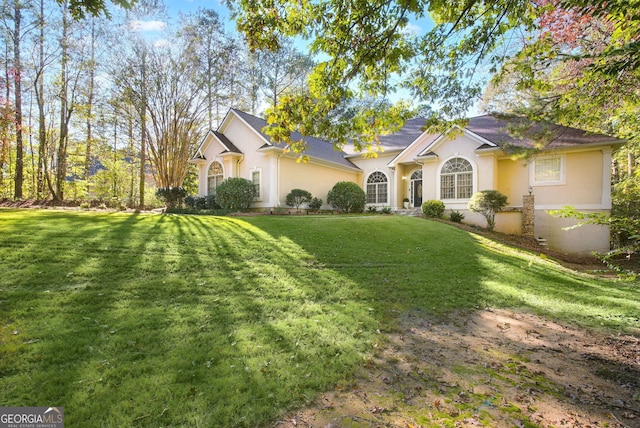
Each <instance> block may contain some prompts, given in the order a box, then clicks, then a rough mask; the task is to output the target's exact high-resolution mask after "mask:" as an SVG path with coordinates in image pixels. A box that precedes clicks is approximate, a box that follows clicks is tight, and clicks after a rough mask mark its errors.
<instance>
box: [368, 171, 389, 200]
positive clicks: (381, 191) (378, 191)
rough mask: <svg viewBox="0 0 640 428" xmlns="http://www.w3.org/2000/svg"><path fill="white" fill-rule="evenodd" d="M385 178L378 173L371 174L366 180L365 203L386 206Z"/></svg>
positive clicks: (386, 184)
mask: <svg viewBox="0 0 640 428" xmlns="http://www.w3.org/2000/svg"><path fill="white" fill-rule="evenodd" d="M388 182H389V181H388V180H387V176H386V175H385V174H384V173H383V172H380V171H376V172H374V173H372V174H371V175H370V176H369V178H368V179H367V203H368V204H386V203H387V202H388V200H389V198H388V195H387V189H388Z"/></svg>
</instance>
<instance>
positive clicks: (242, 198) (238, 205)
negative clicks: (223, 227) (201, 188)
mask: <svg viewBox="0 0 640 428" xmlns="http://www.w3.org/2000/svg"><path fill="white" fill-rule="evenodd" d="M255 197H256V188H255V186H254V185H253V183H252V182H251V181H250V180H247V179H246V178H239V177H233V178H227V179H226V180H224V181H223V182H222V183H220V184H219V185H218V187H216V202H217V203H218V205H220V207H222V208H223V209H225V210H235V211H247V210H248V209H249V207H250V206H251V204H252V203H253V199H254V198H255Z"/></svg>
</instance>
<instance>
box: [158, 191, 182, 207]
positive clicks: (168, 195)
mask: <svg viewBox="0 0 640 428" xmlns="http://www.w3.org/2000/svg"><path fill="white" fill-rule="evenodd" d="M156 196H157V197H158V199H160V200H161V201H162V202H164V203H165V204H166V206H167V208H176V207H180V206H181V205H182V203H183V202H184V198H185V197H186V196H187V191H186V190H185V189H184V188H183V187H161V188H159V189H158V190H156Z"/></svg>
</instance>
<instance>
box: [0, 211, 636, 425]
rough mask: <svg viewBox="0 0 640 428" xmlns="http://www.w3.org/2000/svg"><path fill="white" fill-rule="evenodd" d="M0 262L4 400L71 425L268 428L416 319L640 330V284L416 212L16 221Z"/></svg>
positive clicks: (2, 217)
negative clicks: (399, 323) (591, 272)
mask: <svg viewBox="0 0 640 428" xmlns="http://www.w3.org/2000/svg"><path fill="white" fill-rule="evenodd" d="M0 265H1V266H2V273H3V274H2V275H1V276H0V402H2V403H3V405H14V406H45V405H46V406H48V405H58V406H63V407H65V419H66V422H67V423H68V425H69V426H86V427H93V426H132V425H139V426H153V427H159V426H260V425H266V424H268V423H269V422H270V421H273V420H274V418H276V417H277V416H278V415H280V414H281V413H283V412H285V411H286V410H287V409H290V408H292V407H293V406H297V405H300V404H304V403H305V402H307V401H309V400H312V399H313V398H314V397H315V396H316V395H317V394H318V393H320V392H321V391H323V390H326V389H328V388H331V387H332V386H334V385H336V384H340V383H348V382H350V379H351V377H352V376H353V373H354V370H355V368H357V367H358V366H360V365H361V364H362V362H363V361H364V360H365V359H366V358H367V355H369V354H370V353H372V352H374V351H373V344H374V343H376V342H377V341H378V340H379V339H380V334H381V332H382V333H384V332H385V331H388V330H390V329H393V328H395V323H396V320H397V317H398V315H399V314H401V313H402V312H404V311H406V310H410V309H414V308H419V309H421V310H425V311H427V312H430V313H432V314H434V315H439V316H446V314H447V313H449V312H450V311H460V310H474V309H476V308H484V307H492V306H493V307H509V308H524V309H525V310H530V311H535V312H537V313H540V314H544V315H546V316H549V317H554V318H556V319H558V320H562V321H567V322H573V323H577V324H580V325H585V326H600V327H603V328H616V329H618V330H619V331H631V330H637V329H638V326H639V320H638V314H639V313H640V302H639V299H638V290H637V288H634V287H633V286H629V285H625V286H622V285H618V284H614V283H609V282H605V281H602V280H597V279H594V278H589V277H585V276H581V275H576V274H574V273H571V272H569V271H567V270H566V269H562V268H560V267H559V266H557V265H555V264H554V263H553V262H550V261H548V260H544V259H542V258H539V257H536V256H535V255H531V254H524V253H517V252H515V251H513V250H512V249H509V248H506V247H503V246H500V245H497V244H494V243H492V242H491V241H487V240H486V239H484V238H480V237H478V236H476V235H472V234H469V233H467V232H464V231H462V230H459V229H456V228H453V227H450V226H446V225H443V224H440V223H435V222H430V221H426V220H422V219H414V218H400V217H390V216H362V217H346V216H298V217H272V216H264V217H250V218H245V219H236V218H219V217H193V216H161V215H132V214H121V213H110V214H96V213H83V212H55V211H23V210H0Z"/></svg>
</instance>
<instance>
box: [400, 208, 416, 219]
mask: <svg viewBox="0 0 640 428" xmlns="http://www.w3.org/2000/svg"><path fill="white" fill-rule="evenodd" d="M396 214H397V215H404V216H409V217H421V216H422V209H421V208H408V209H404V208H398V210H397V211H396Z"/></svg>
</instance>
